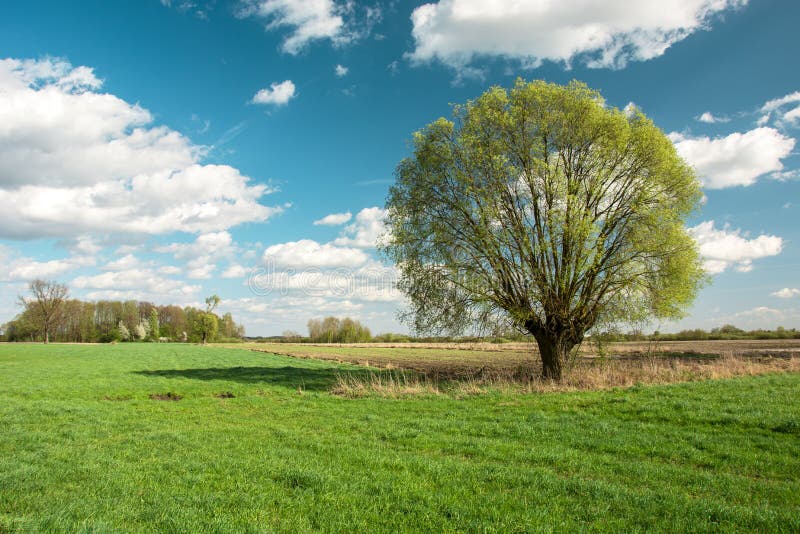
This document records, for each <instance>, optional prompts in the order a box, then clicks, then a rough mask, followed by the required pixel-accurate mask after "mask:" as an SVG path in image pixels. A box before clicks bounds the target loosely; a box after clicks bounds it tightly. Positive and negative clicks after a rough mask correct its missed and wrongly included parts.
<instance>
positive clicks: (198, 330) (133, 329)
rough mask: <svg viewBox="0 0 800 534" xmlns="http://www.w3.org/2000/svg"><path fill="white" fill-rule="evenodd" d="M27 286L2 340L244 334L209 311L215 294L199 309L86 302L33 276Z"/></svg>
mask: <svg viewBox="0 0 800 534" xmlns="http://www.w3.org/2000/svg"><path fill="white" fill-rule="evenodd" d="M28 287H29V290H30V296H21V297H20V299H19V301H20V304H21V305H22V308H23V310H22V312H21V313H20V314H19V315H17V316H16V317H15V318H14V319H13V320H11V321H9V322H8V323H6V324H4V325H2V327H0V334H2V335H1V336H0V339H2V340H4V341H43V342H49V341H59V342H74V343H91V342H100V343H109V342H114V341H188V342H195V343H205V342H213V341H226V340H231V341H234V340H239V339H241V338H242V337H243V336H244V333H245V332H244V327H243V326H242V325H239V324H237V323H236V322H235V321H234V320H233V317H232V315H231V314H230V313H226V314H224V315H222V316H221V317H220V316H219V315H217V314H216V313H214V311H213V310H214V308H215V307H216V305H217V304H218V303H219V297H217V296H216V295H214V296H212V297H209V298H208V299H206V309H205V310H201V309H197V308H195V307H192V306H187V307H183V308H182V307H180V306H174V305H164V306H159V305H155V304H153V303H151V302H145V301H136V300H127V301H119V300H100V301H97V302H86V301H81V300H78V299H71V298H69V295H68V290H67V288H66V286H64V285H62V284H58V283H56V282H52V281H43V280H34V281H32V282H31V283H30V284H29V285H28Z"/></svg>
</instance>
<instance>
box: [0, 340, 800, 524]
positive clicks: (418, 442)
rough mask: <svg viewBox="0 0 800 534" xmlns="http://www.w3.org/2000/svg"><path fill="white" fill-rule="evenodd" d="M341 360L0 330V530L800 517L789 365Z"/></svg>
mask: <svg viewBox="0 0 800 534" xmlns="http://www.w3.org/2000/svg"><path fill="white" fill-rule="evenodd" d="M341 372H364V369H363V368H355V367H348V366H338V365H335V364H332V363H330V362H322V361H316V360H296V359H292V358H287V357H281V356H272V355H267V354H257V353H251V352H248V351H243V350H236V349H224V348H218V347H196V346H189V345H155V344H153V345H147V344H123V345H116V346H78V345H51V346H49V347H45V346H41V345H0V532H2V531H6V530H10V531H17V530H20V531H30V530H33V531H98V532H110V531H125V532H128V531H151V532H156V531H158V532H165V531H166V532H170V531H174V532H199V531H220V532H223V531H230V532H243V531H254V532H255V531H291V532H298V531H312V530H324V531H393V532H394V531H407V530H426V531H437V532H439V531H504V532H507V531H548V530H550V531H561V532H572V531H575V530H606V531H627V532H632V531H645V530H661V531H695V532H697V531H753V530H756V531H762V532H763V531H785V532H790V531H794V532H797V531H798V530H800V513H798V510H799V509H800V375H797V374H782V375H765V376H758V377H749V378H742V379H735V380H727V381H718V382H697V383H687V384H677V385H672V386H660V387H646V388H633V389H628V390H612V391H604V392H581V393H549V394H532V395H510V394H509V395H503V394H500V393H497V394H487V395H480V396H475V397H468V398H465V399H456V398H451V397H446V396H445V397H442V396H439V397H415V398H404V399H383V398H367V399H345V398H339V397H336V396H332V395H330V394H329V393H328V389H329V388H330V387H331V386H332V385H333V384H334V383H335V381H336V376H337V373H341ZM298 388H300V389H299V390H298ZM168 392H171V393H174V394H177V395H180V396H182V400H179V401H171V400H163V401H162V400H151V399H150V398H149V396H150V395H151V394H165V393H168ZM228 392H230V393H232V394H233V395H234V396H235V397H234V398H218V397H216V396H215V395H218V394H220V393H228ZM106 399H113V400H106Z"/></svg>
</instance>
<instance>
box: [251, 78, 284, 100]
mask: <svg viewBox="0 0 800 534" xmlns="http://www.w3.org/2000/svg"><path fill="white" fill-rule="evenodd" d="M294 97H295V86H294V83H293V82H292V80H285V81H282V82H274V83H272V84H270V86H269V88H267V89H261V90H260V91H258V92H257V93H256V94H255V96H253V100H252V101H251V102H252V103H253V104H267V105H274V106H284V105H286V104H288V103H289V100H291V99H292V98H294Z"/></svg>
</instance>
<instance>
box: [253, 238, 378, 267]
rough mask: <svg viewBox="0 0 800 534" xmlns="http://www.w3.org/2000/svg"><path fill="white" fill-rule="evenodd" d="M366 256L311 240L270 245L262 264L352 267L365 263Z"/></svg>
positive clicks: (362, 253) (348, 249)
mask: <svg viewBox="0 0 800 534" xmlns="http://www.w3.org/2000/svg"><path fill="white" fill-rule="evenodd" d="M367 258H368V256H367V255H366V254H365V253H364V252H363V251H362V250H359V249H357V248H348V247H342V246H337V245H336V244H331V243H325V244H320V243H318V242H316V241H313V240H311V239H301V240H300V241H290V242H288V243H281V244H278V245H272V246H271V247H268V248H267V249H266V250H265V251H264V257H263V259H264V262H265V263H266V264H267V265H270V266H277V267H280V268H288V269H305V268H310V267H317V268H327V267H354V266H357V265H361V264H363V263H364V262H366V261H367Z"/></svg>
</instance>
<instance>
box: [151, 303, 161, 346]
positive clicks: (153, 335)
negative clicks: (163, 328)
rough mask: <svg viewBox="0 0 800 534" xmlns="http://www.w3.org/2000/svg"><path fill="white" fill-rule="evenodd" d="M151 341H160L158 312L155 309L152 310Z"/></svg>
mask: <svg viewBox="0 0 800 534" xmlns="http://www.w3.org/2000/svg"><path fill="white" fill-rule="evenodd" d="M149 326H150V339H152V340H153V341H158V337H159V331H160V328H159V325H158V310H156V309H155V308H153V309H152V310H150V325H149Z"/></svg>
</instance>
